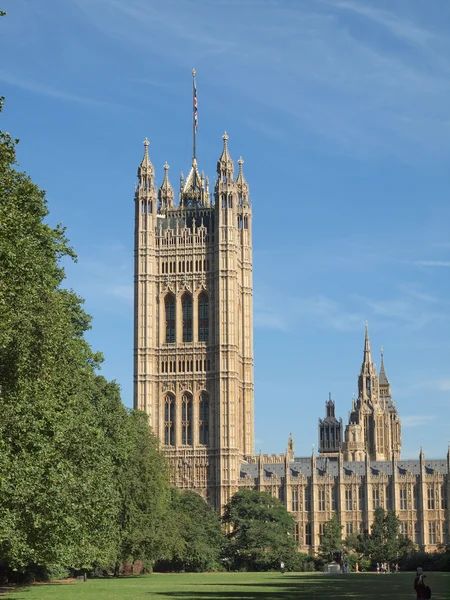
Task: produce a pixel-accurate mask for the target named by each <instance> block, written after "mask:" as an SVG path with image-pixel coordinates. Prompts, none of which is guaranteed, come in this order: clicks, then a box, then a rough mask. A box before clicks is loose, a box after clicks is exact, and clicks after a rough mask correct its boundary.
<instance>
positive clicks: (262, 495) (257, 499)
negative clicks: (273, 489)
mask: <svg viewBox="0 0 450 600" xmlns="http://www.w3.org/2000/svg"><path fill="white" fill-rule="evenodd" d="M223 521H224V523H225V524H226V526H227V527H228V528H229V531H230V532H229V534H228V544H227V547H226V558H229V559H230V560H231V563H232V565H233V567H234V568H238V569H247V570H256V571H261V570H268V569H276V568H278V566H279V564H280V562H281V561H283V562H284V563H285V564H286V566H287V568H288V569H289V565H290V564H291V563H293V562H294V561H295V556H296V554H297V545H296V543H295V541H294V537H293V533H294V519H293V517H292V516H291V515H290V514H289V513H288V512H287V510H286V508H285V507H284V505H283V504H282V503H281V502H280V501H279V500H278V499H277V498H273V497H272V496H271V495H270V494H268V493H266V492H256V491H253V490H243V491H240V492H237V493H236V494H234V496H233V497H232V499H231V500H230V501H229V502H228V504H227V505H226V506H225V511H224V516H223Z"/></svg>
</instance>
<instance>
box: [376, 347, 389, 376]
mask: <svg viewBox="0 0 450 600" xmlns="http://www.w3.org/2000/svg"><path fill="white" fill-rule="evenodd" d="M378 381H379V382H380V385H389V379H388V378H387V375H386V370H385V368H384V350H383V346H382V347H381V365H380V375H379V377H378Z"/></svg>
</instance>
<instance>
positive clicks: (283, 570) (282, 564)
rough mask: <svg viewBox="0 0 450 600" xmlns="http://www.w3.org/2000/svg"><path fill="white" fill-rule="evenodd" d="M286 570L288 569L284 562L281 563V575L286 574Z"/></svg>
mask: <svg viewBox="0 0 450 600" xmlns="http://www.w3.org/2000/svg"><path fill="white" fill-rule="evenodd" d="M285 570H286V568H285V566H284V562H283V561H281V562H280V573H284V572H285Z"/></svg>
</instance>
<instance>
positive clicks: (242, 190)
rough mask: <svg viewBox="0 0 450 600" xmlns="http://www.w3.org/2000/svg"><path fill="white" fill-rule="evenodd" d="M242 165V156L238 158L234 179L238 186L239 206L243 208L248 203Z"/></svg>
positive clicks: (246, 185) (246, 184)
mask: <svg viewBox="0 0 450 600" xmlns="http://www.w3.org/2000/svg"><path fill="white" fill-rule="evenodd" d="M243 164H244V160H243V158H242V156H240V157H239V160H238V165H239V172H238V176H237V177H236V183H237V186H238V197H239V204H240V205H241V206H245V205H246V204H247V203H248V183H247V180H246V179H245V175H244V171H243V169H242V165H243Z"/></svg>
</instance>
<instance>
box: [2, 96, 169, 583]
mask: <svg viewBox="0 0 450 600" xmlns="http://www.w3.org/2000/svg"><path fill="white" fill-rule="evenodd" d="M2 107H3V98H2V99H1V101H0V112H1V109H2ZM17 143H18V140H14V139H13V138H12V137H11V136H10V135H9V134H8V133H5V132H0V412H1V415H2V418H1V420H0V562H1V563H2V564H3V565H6V569H7V571H9V572H12V571H17V572H19V573H20V572H22V573H26V572H28V573H30V572H32V571H34V572H39V573H40V574H41V575H43V574H45V572H46V571H51V570H52V569H54V568H55V567H67V568H70V569H73V570H82V569H89V568H92V567H93V566H94V565H103V566H104V567H105V568H109V567H111V566H114V565H116V564H117V562H118V561H120V560H124V559H125V558H127V559H128V558H130V559H136V558H140V559H142V560H146V561H153V560H155V559H156V558H157V557H158V556H159V554H158V553H159V549H160V548H161V544H162V542H161V539H162V538H163V535H162V531H161V527H162V523H163V521H164V519H163V517H164V515H165V514H166V513H167V511H168V509H169V485H168V475H167V470H166V467H165V463H164V460H163V457H162V455H161V454H160V453H159V449H158V443H157V440H156V438H155V436H154V435H153V434H152V433H151V431H150V428H149V426H148V421H147V416H146V415H144V414H140V413H137V412H134V411H132V412H131V413H130V411H128V410H127V409H126V408H125V407H124V406H123V404H122V402H121V399H120V390H119V388H118V386H117V384H116V383H115V382H107V381H106V380H105V379H104V378H103V377H101V376H100V375H99V374H98V369H99V367H100V364H101V361H102V356H101V354H100V353H97V352H95V351H93V350H92V349H91V347H90V346H89V344H88V343H87V341H86V339H85V337H84V334H85V332H86V331H87V330H88V329H89V328H90V326H91V318H90V316H89V315H87V314H86V312H85V311H84V310H83V300H82V299H81V298H80V297H78V296H77V295H76V293H75V292H74V291H72V290H68V289H65V288H64V287H63V282H64V277H65V274H64V269H63V268H62V266H61V260H62V259H72V260H76V256H75V253H74V251H73V250H72V248H71V246H70V245H69V242H68V240H67V237H66V233H65V229H64V227H62V226H61V225H56V226H54V227H53V226H51V225H50V224H49V223H48V217H49V212H48V208H47V201H46V197H45V192H44V191H42V190H41V189H40V188H39V187H38V186H37V185H36V184H35V183H33V182H32V181H31V179H30V177H29V176H28V175H27V174H26V173H24V172H21V171H19V170H18V169H17V164H16V146H17Z"/></svg>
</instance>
